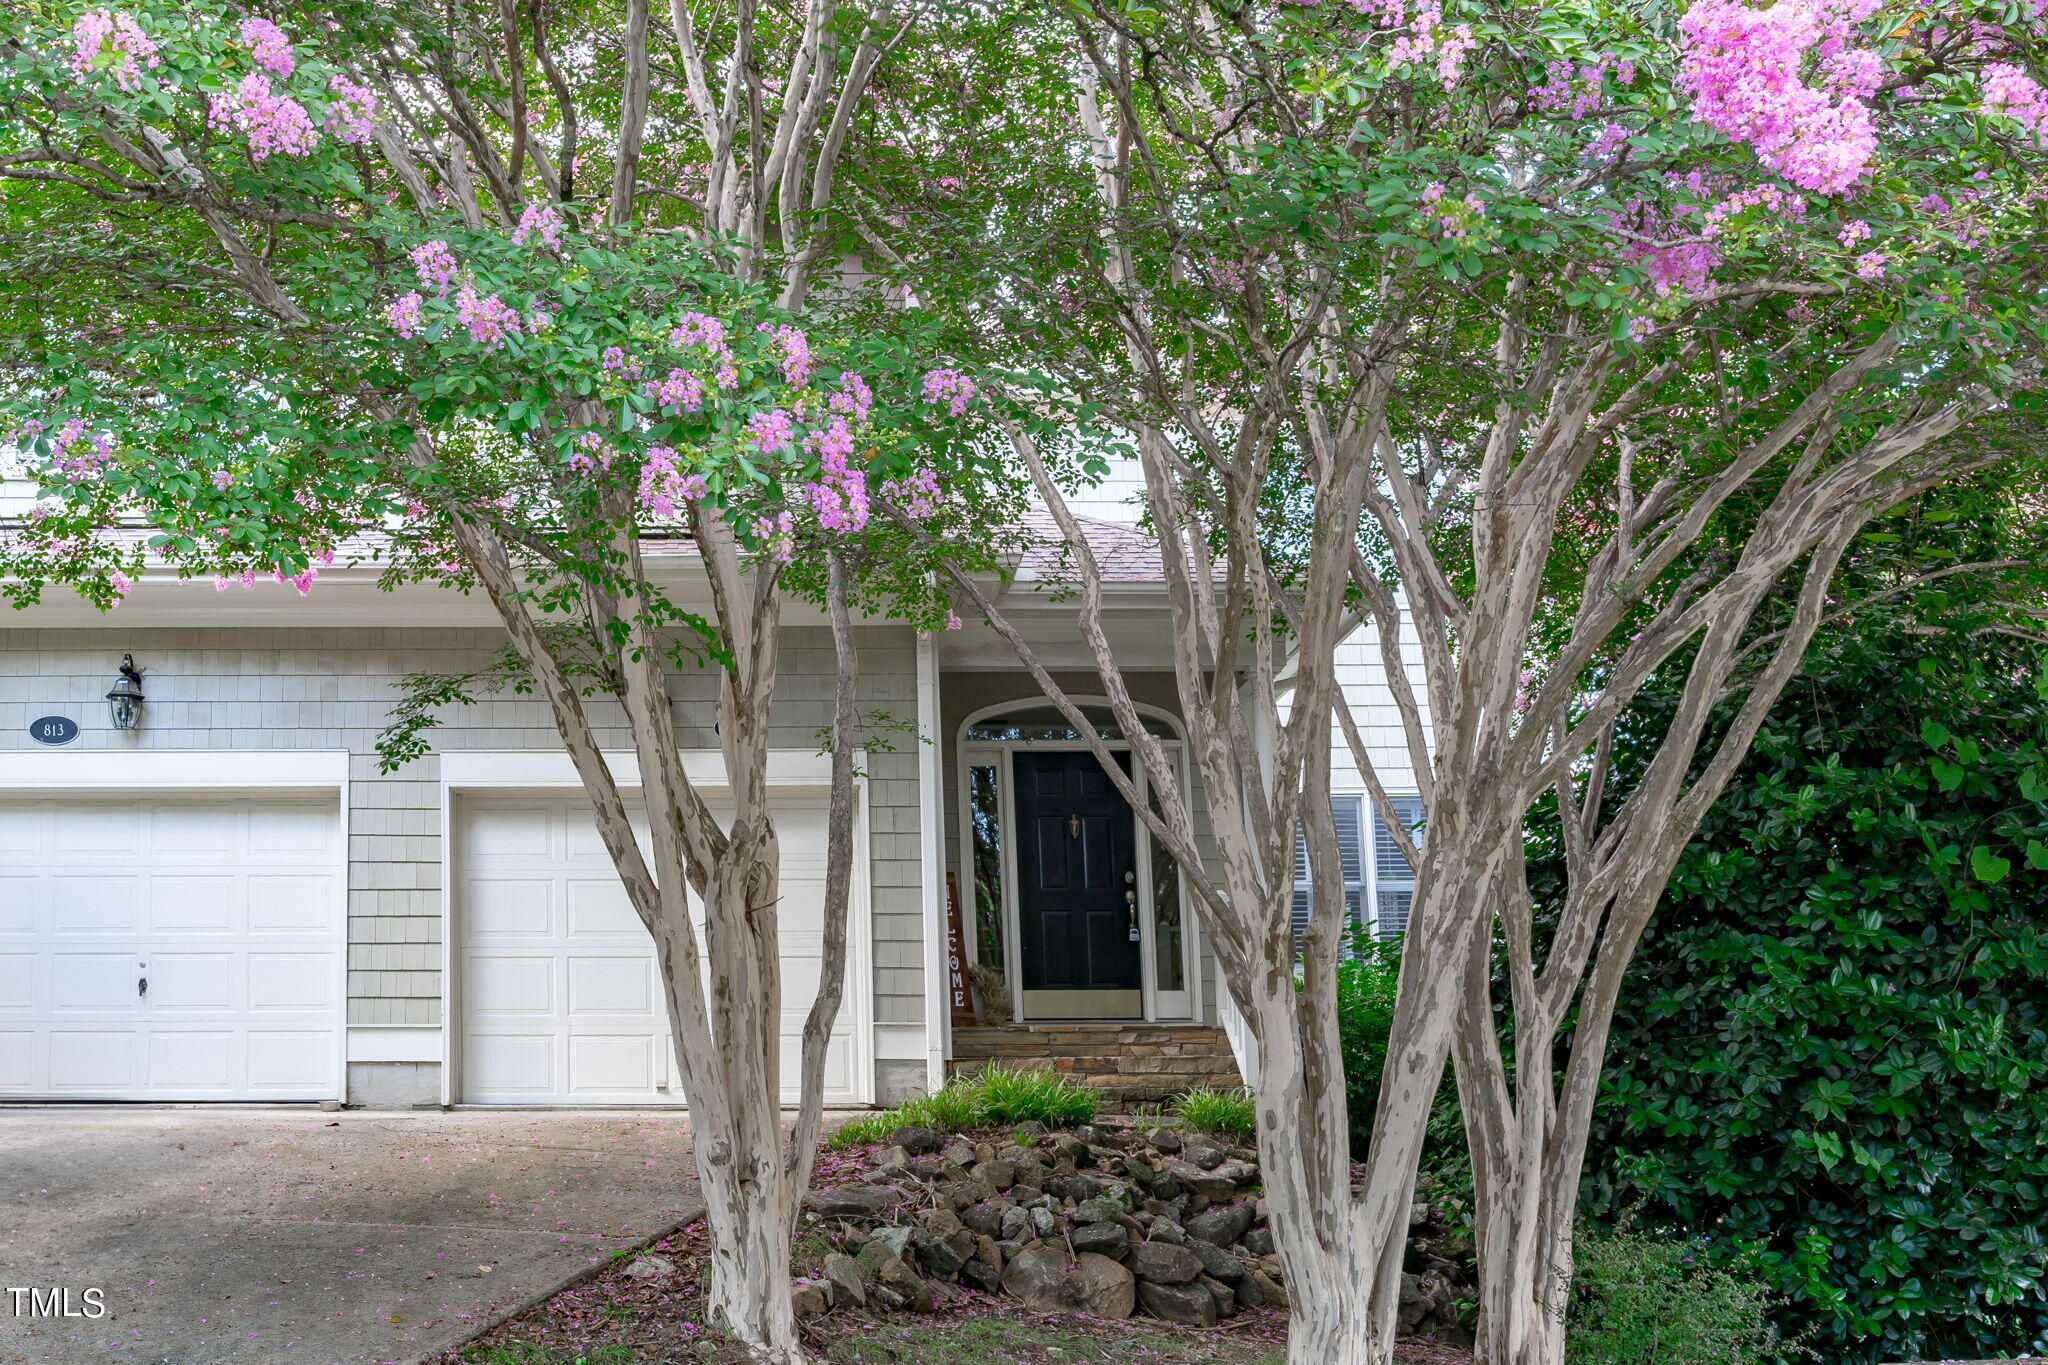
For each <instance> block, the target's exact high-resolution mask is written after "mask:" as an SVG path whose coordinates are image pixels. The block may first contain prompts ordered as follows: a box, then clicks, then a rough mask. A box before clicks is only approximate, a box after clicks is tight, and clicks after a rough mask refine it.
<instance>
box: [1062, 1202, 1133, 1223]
mask: <svg viewBox="0 0 2048 1365" xmlns="http://www.w3.org/2000/svg"><path fill="white" fill-rule="evenodd" d="M1123 1216H1124V1206H1123V1205H1122V1204H1119V1203H1117V1202H1116V1201H1115V1200H1114V1199H1106V1198H1103V1197H1102V1196H1100V1195H1097V1196H1096V1197H1095V1198H1093V1199H1084V1200H1082V1201H1081V1202H1080V1204H1079V1205H1077V1206H1076V1207H1075V1209H1074V1212H1073V1214H1072V1215H1071V1217H1072V1218H1073V1220H1074V1221H1075V1222H1077V1223H1113V1222H1115V1221H1116V1220H1118V1219H1119V1218H1122V1217H1123Z"/></svg>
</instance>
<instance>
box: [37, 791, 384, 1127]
mask: <svg viewBox="0 0 2048 1365" xmlns="http://www.w3.org/2000/svg"><path fill="white" fill-rule="evenodd" d="M0 833H4V837H5V838H6V840H8V841H9V844H10V845H11V847H10V849H9V851H8V852H7V854H6V857H7V861H8V862H9V863H11V864H12V866H11V867H10V868H9V869H8V871H9V875H8V876H7V878H6V879H5V882H4V884H0V1023H5V1024H6V1025H7V1031H8V1033H9V1034H10V1035H16V1036H13V1037H10V1038H9V1039H8V1042H7V1046H6V1053H7V1057H6V1063H5V1065H0V1094H5V1095H8V1096H15V1097H18V1096H35V1095H51V1096H65V1097H76V1098H95V1099H197V1100H232V1099H239V1098H263V1099H303V1100H313V1099H334V1098H338V1097H339V1093H340V1083H341V1062H340V1058H341V1027H342V1024H341V1018H342V1000H341V989H340V984H339V983H340V978H341V956H342V937H343V922H344V921H343V897H342V893H341V886H342V880H341V877H340V875H339V869H338V868H337V867H336V866H335V863H336V861H337V860H338V856H339V853H340V849H341V843H340V834H339V820H338V818H337V810H336V807H335V805H334V804H333V803H332V802H325V803H323V802H318V801H307V800H303V799H293V800H289V801H282V802H280V801H278V800H277V799H276V798H274V797H269V796H265V795H261V794H253V793H252V794H238V793H226V792H207V793H196V792H195V793H185V794H180V795H172V794H166V795H164V796H162V797H151V798H148V799H142V800H138V799H128V798H123V799H120V800H109V799H107V798H105V797H98V796H88V795H78V796H66V797H61V798H51V797H36V798H31V797H25V796H24V797H17V798H13V799H0ZM144 979H147V981H148V983H149V987H148V991H147V992H146V993H143V992H140V991H138V989H137V987H138V983H139V982H140V981H142V980H144ZM280 1025H283V1026H284V1027H279V1026H280Z"/></svg>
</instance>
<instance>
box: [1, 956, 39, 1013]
mask: <svg viewBox="0 0 2048 1365" xmlns="http://www.w3.org/2000/svg"><path fill="white" fill-rule="evenodd" d="M35 997H36V958H35V955H34V954H33V953H0V1011H18V1012H22V1013H26V1012H27V1011H29V1010H32V1009H34V1008H35V1006H36V998H35Z"/></svg>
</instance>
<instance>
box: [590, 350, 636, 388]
mask: <svg viewBox="0 0 2048 1365" xmlns="http://www.w3.org/2000/svg"><path fill="white" fill-rule="evenodd" d="M598 363H599V364H601V365H603V366H604V367H605V368H606V369H607V370H611V371H614V372H616V373H618V374H621V375H624V376H625V377H626V379H627V380H629V381H630V380H634V379H638V378H639V377H640V362H639V361H637V360H634V359H632V358H631V357H629V356H628V355H627V354H626V348H625V347H623V346H607V347H605V348H604V355H603V356H602V357H601V358H600V359H599V361H598Z"/></svg>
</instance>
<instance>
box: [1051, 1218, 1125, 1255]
mask: <svg viewBox="0 0 2048 1365" xmlns="http://www.w3.org/2000/svg"><path fill="white" fill-rule="evenodd" d="M1067 1240H1068V1241H1070V1242H1072V1243H1073V1244H1074V1250H1075V1251H1077V1252H1081V1251H1092V1252H1095V1253H1096V1254H1097V1255H1100V1256H1107V1257H1109V1258H1110V1259H1111V1260H1113V1261H1120V1260H1122V1259H1123V1258H1124V1253H1125V1252H1127V1251H1129V1250H1130V1247H1131V1234H1130V1233H1129V1232H1128V1231H1126V1230H1125V1228H1124V1226H1123V1225H1122V1224H1121V1223H1083V1224H1081V1225H1080V1226H1079V1227H1077V1228H1075V1229H1074V1230H1073V1231H1072V1232H1070V1233H1068V1234H1067Z"/></svg>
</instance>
